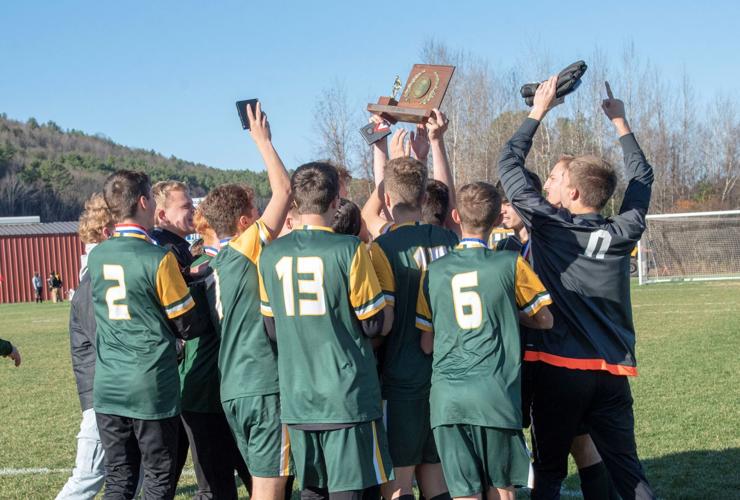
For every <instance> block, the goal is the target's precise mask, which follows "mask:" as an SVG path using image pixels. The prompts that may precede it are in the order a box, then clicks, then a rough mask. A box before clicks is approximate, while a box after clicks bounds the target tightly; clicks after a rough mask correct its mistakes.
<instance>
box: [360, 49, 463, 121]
mask: <svg viewBox="0 0 740 500" xmlns="http://www.w3.org/2000/svg"><path fill="white" fill-rule="evenodd" d="M454 72H455V67H454V66H435V65H431V64H414V67H413V68H411V73H410V74H409V78H408V80H406V87H405V88H404V89H403V92H401V94H400V98H398V99H396V96H397V95H398V91H399V90H401V80H400V79H399V78H398V76H396V81H395V82H393V91H392V93H391V96H390V97H381V98H380V99H378V103H377V104H368V105H367V110H368V111H370V112H371V113H375V114H376V115H379V116H380V117H381V118H383V119H384V120H386V121H388V122H389V123H392V124H393V123H396V122H410V123H424V122H425V121H426V119H427V118H429V117H430V116H432V109H433V108H439V107H440V105H441V104H442V99H444V96H445V93H446V92H447V87H448V86H449V85H450V80H451V79H452V74H453V73H454Z"/></svg>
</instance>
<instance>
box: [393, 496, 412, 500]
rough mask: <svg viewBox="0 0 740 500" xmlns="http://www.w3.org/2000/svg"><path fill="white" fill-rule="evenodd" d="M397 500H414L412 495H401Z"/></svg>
mask: <svg viewBox="0 0 740 500" xmlns="http://www.w3.org/2000/svg"><path fill="white" fill-rule="evenodd" d="M397 500H414V495H401V496H400V497H398V499H397Z"/></svg>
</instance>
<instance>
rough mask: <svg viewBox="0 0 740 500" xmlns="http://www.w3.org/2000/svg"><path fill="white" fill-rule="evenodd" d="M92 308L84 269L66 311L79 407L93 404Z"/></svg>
mask: <svg viewBox="0 0 740 500" xmlns="http://www.w3.org/2000/svg"><path fill="white" fill-rule="evenodd" d="M95 328H96V324H95V311H94V310H93V301H92V282H91V281H90V273H88V272H85V274H84V275H83V276H82V279H81V280H80V286H79V287H78V288H77V290H76V291H75V294H74V297H72V308H71V310H70V313H69V344H70V348H71V351H72V371H74V374H75V381H76V382H77V393H78V394H79V397H80V406H81V407H82V411H85V410H88V409H90V408H92V407H93V379H94V378H95Z"/></svg>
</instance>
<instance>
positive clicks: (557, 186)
mask: <svg viewBox="0 0 740 500" xmlns="http://www.w3.org/2000/svg"><path fill="white" fill-rule="evenodd" d="M556 81H557V77H552V78H550V79H549V80H547V81H546V82H544V83H543V84H541V85H540V86H539V88H538V89H537V92H536V95H535V99H534V106H533V107H532V111H531V112H530V114H529V117H528V118H527V119H526V120H525V122H524V123H523V124H522V126H521V127H520V128H519V130H518V131H517V132H516V133H515V134H514V136H513V137H512V138H511V140H510V141H509V142H508V143H507V145H506V146H505V147H504V149H503V152H502V154H501V159H500V161H499V174H500V178H501V182H502V184H503V186H504V190H505V191H506V194H507V197H508V198H509V199H510V200H511V202H512V204H513V205H514V207H515V209H516V210H517V212H518V213H519V215H520V216H521V217H522V219H523V220H524V222H525V224H526V225H527V226H529V227H531V234H530V236H531V245H532V254H533V256H534V270H535V271H536V273H537V275H538V276H539V277H540V279H541V280H542V282H543V283H544V284H545V286H546V287H547V289H548V290H549V291H550V293H551V295H552V298H553V306H552V312H553V317H554V320H555V321H554V326H553V329H552V331H551V332H548V333H547V334H545V335H542V338H541V341H540V343H539V345H538V346H537V347H536V348H532V349H527V350H526V352H525V360H526V361H531V362H537V365H536V373H535V378H534V395H533V404H532V411H533V422H534V426H533V433H532V437H533V445H534V448H535V454H534V457H535V462H534V469H535V488H534V490H533V492H532V496H533V498H535V499H540V498H547V499H549V498H558V497H559V495H560V485H561V483H562V480H563V479H564V478H565V476H566V473H567V456H568V450H569V449H570V447H571V444H572V442H573V438H574V437H575V436H576V434H578V431H579V429H580V428H581V426H582V424H583V423H585V424H586V425H587V426H588V430H589V432H590V434H591V437H592V439H593V441H594V443H595V444H596V448H597V449H598V451H599V454H601V456H602V457H603V459H604V463H605V465H606V467H607V469H608V470H609V474H610V476H611V478H612V480H613V481H614V484H615V486H616V488H617V490H618V491H619V494H620V495H621V496H622V498H624V499H630V498H652V497H653V494H652V492H651V490H650V487H649V485H648V482H647V479H646V477H645V474H644V472H643V470H642V466H641V464H640V461H639V459H638V457H637V447H636V444H635V437H634V416H633V413H632V396H631V394H630V387H629V382H628V380H627V376H635V375H637V368H636V361H635V330H634V325H633V323H632V311H631V306H630V295H629V258H630V252H631V251H632V249H633V248H634V246H635V244H636V243H637V241H638V240H639V238H640V237H641V235H642V232H643V231H644V229H645V215H646V213H647V209H648V205H649V203H650V192H651V185H652V181H653V172H652V168H651V167H650V165H649V164H648V163H647V160H646V159H645V156H644V154H643V153H642V151H641V150H640V147H639V146H638V144H637V141H636V140H635V136H634V135H633V134H632V132H631V130H630V128H629V124H628V123H627V120H626V119H625V113H624V104H623V103H622V101H620V100H618V99H615V98H614V97H613V95H612V93H611V89H610V88H609V86H608V84H607V94H608V98H607V99H605V100H604V101H603V103H602V108H603V109H604V112H605V114H606V116H607V117H608V118H609V119H610V120H611V122H612V123H613V124H614V126H615V128H616V130H617V133H618V135H619V140H620V143H621V145H622V149H623V152H624V158H625V163H626V165H627V176H626V177H627V181H628V185H627V190H626V192H625V196H624V200H623V202H622V206H621V208H620V210H619V213H618V214H617V215H615V216H613V217H611V218H605V217H603V216H602V215H601V214H600V213H599V211H600V210H601V209H602V208H603V207H604V206H605V205H606V203H607V201H608V200H609V198H610V197H611V196H612V194H613V192H614V189H615V186H616V183H617V177H616V174H615V172H614V170H613V168H612V167H611V166H610V165H609V164H607V163H606V162H605V161H604V160H602V159H601V158H598V157H595V156H589V155H587V156H579V157H572V156H565V157H563V158H562V159H561V160H560V161H558V162H557V163H556V164H555V166H554V167H553V169H552V171H551V172H550V176H549V178H548V180H547V182H546V183H545V190H546V191H547V192H548V199H549V201H548V200H546V199H544V198H543V197H542V195H541V193H540V192H538V191H537V190H536V188H535V186H534V184H533V183H532V181H531V179H530V178H529V177H528V176H527V175H526V173H525V172H526V169H525V167H524V161H525V158H526V156H527V153H528V152H529V149H530V148H531V145H532V138H533V136H534V134H535V132H536V131H537V127H538V125H539V123H540V121H541V120H542V119H543V118H544V116H545V115H546V114H547V112H548V110H549V109H550V108H551V107H552V106H553V105H554V104H555V88H556Z"/></svg>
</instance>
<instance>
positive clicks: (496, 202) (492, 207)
mask: <svg viewBox="0 0 740 500" xmlns="http://www.w3.org/2000/svg"><path fill="white" fill-rule="evenodd" d="M457 211H458V212H459V213H460V220H461V221H462V226H463V228H464V229H465V230H466V231H474V232H476V233H481V234H488V233H489V232H491V229H492V228H493V224H494V223H495V222H496V219H497V218H498V216H499V215H500V214H501V194H499V192H498V190H497V189H496V188H495V187H494V186H493V185H492V184H489V183H487V182H472V183H470V184H466V185H464V186H463V187H462V188H461V189H460V191H459V192H458V194H457Z"/></svg>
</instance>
